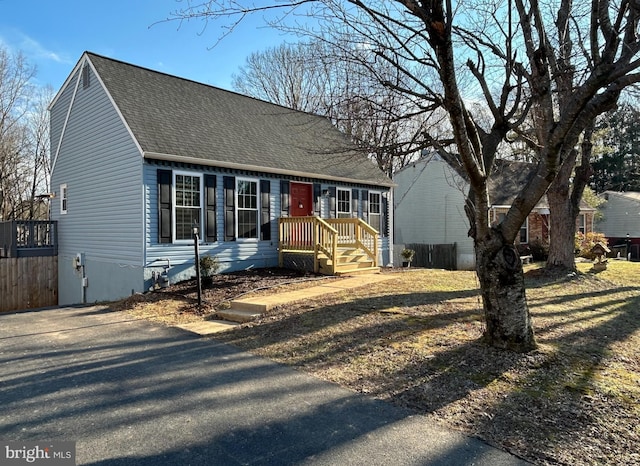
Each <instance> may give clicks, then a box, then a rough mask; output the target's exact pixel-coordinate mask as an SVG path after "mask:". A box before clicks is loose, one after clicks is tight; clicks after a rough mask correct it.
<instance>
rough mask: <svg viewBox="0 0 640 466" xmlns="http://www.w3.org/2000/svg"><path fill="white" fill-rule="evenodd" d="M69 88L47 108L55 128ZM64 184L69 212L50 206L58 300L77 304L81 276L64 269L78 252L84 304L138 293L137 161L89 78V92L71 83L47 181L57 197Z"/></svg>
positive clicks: (139, 166)
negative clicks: (54, 229)
mask: <svg viewBox="0 0 640 466" xmlns="http://www.w3.org/2000/svg"><path fill="white" fill-rule="evenodd" d="M74 88H75V81H72V82H71V84H70V85H69V86H68V87H67V88H66V89H65V91H64V93H63V94H62V96H61V97H62V98H59V99H58V100H57V101H56V102H55V104H54V106H53V107H52V109H51V121H52V128H53V127H55V131H58V127H59V126H61V125H62V123H60V120H61V119H62V121H63V122H64V118H66V115H67V110H68V105H69V103H70V102H71V99H70V98H68V97H67V92H68V91H69V90H71V91H73V89H74ZM56 137H57V138H58V139H59V136H58V135H57V134H54V135H53V136H52V143H53V141H54V140H55V138H56ZM63 183H65V184H67V189H68V213H67V214H61V213H60V202H59V199H55V200H54V202H53V203H52V218H53V219H55V220H58V236H59V239H60V243H59V249H58V250H59V256H60V260H59V264H60V265H59V267H60V283H59V288H60V291H59V296H60V303H61V304H68V303H77V302H79V300H78V290H79V289H80V288H81V287H80V285H79V280H80V277H79V275H78V273H77V272H76V271H74V270H72V269H73V268H72V266H71V264H72V259H73V257H75V255H76V254H77V253H84V254H85V259H86V263H87V265H86V267H85V272H86V276H87V278H88V283H89V286H88V287H87V288H86V302H93V301H100V300H103V299H116V298H119V297H123V296H127V295H129V294H130V293H131V291H132V290H134V291H142V289H143V280H142V276H143V240H144V233H143V230H144V227H143V218H142V212H141V211H142V208H143V199H142V156H141V155H140V152H139V151H138V149H137V147H136V145H135V143H134V141H133V140H132V138H131V136H130V134H129V132H128V131H127V129H126V126H125V125H124V124H123V122H122V120H121V119H120V117H119V115H118V113H117V111H116V110H115V108H114V107H113V105H112V103H111V101H110V100H109V98H108V96H107V94H106V93H105V92H104V90H103V88H102V86H101V85H100V83H99V81H98V79H97V77H96V76H95V75H92V76H91V85H90V86H89V87H88V88H86V89H84V88H83V86H82V84H81V85H80V86H78V91H77V94H76V97H75V99H74V101H73V107H72V109H71V113H70V117H69V121H68V123H67V125H66V128H65V132H64V134H63V139H62V145H61V147H60V152H59V155H58V158H57V160H56V162H55V166H54V169H53V173H52V177H51V185H52V189H53V190H54V191H55V192H56V194H57V195H58V197H59V195H60V192H59V191H60V185H61V184H63ZM67 269H71V272H73V273H72V274H70V273H69V272H70V271H69V270H67ZM114 274H115V275H114ZM116 275H117V276H116ZM123 277H126V279H125V280H124V281H123V282H122V283H120V285H119V286H115V284H116V283H118V282H119V281H120V280H121V279H122V278H123Z"/></svg>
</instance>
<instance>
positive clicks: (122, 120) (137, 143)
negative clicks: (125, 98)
mask: <svg viewBox="0 0 640 466" xmlns="http://www.w3.org/2000/svg"><path fill="white" fill-rule="evenodd" d="M85 55H86V54H85ZM87 62H88V63H89V64H90V65H91V71H93V74H94V75H95V76H96V79H97V80H98V82H99V83H100V86H102V90H104V93H105V94H106V95H107V97H108V98H109V102H111V105H113V108H114V109H115V111H116V113H117V114H118V117H119V118H120V121H121V122H122V124H123V125H124V127H125V128H126V130H127V132H128V133H129V136H130V137H131V140H132V141H133V143H134V144H135V145H136V147H137V148H138V152H139V153H140V156H142V157H144V151H143V150H142V147H141V146H140V143H139V142H138V140H137V139H136V137H135V135H134V134H133V131H131V127H130V126H129V124H128V123H127V120H125V119H124V116H123V115H122V112H121V111H120V108H119V107H118V105H117V104H116V101H115V100H113V97H112V96H111V93H110V92H109V90H108V89H107V86H105V85H104V81H103V80H102V78H101V77H100V74H98V72H97V71H96V68H95V66H93V62H91V59H90V58H89V56H88V55H87Z"/></svg>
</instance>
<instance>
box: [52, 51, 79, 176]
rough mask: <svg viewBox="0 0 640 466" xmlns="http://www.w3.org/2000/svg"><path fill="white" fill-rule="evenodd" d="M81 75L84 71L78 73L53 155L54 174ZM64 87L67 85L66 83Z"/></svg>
mask: <svg viewBox="0 0 640 466" xmlns="http://www.w3.org/2000/svg"><path fill="white" fill-rule="evenodd" d="M79 64H80V63H78V65H79ZM75 72H76V70H74V71H73V73H75ZM73 73H72V74H70V75H69V78H71V76H73ZM81 75H82V73H78V76H77V78H76V85H75V88H74V89H73V95H72V96H71V102H69V108H68V109H67V115H66V116H65V117H64V123H63V124H62V131H60V139H58V147H56V152H55V154H54V155H53V161H52V162H51V170H50V173H51V174H53V172H54V170H55V168H56V162H57V161H58V155H59V154H60V148H61V147H62V140H63V139H64V136H65V134H66V132H67V124H68V123H69V117H70V116H71V109H72V108H73V104H74V103H75V101H76V95H77V94H78V86H80V80H81V77H82V76H81ZM69 78H67V79H69ZM64 87H66V83H65V86H64ZM59 94H60V93H59ZM56 99H57V96H56ZM52 107H53V103H52V104H51V105H50V106H49V109H50V110H51V108H52Z"/></svg>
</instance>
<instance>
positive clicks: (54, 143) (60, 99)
mask: <svg viewBox="0 0 640 466" xmlns="http://www.w3.org/2000/svg"><path fill="white" fill-rule="evenodd" d="M75 77H76V76H73V77H72V82H73V83H74V85H71V86H67V87H65V88H64V89H63V90H62V92H61V93H60V94H59V95H58V96H56V100H55V105H54V107H53V108H52V109H51V112H50V130H49V132H50V137H51V162H52V163H53V158H54V157H55V155H56V151H57V149H58V144H59V142H60V137H61V135H62V130H63V128H64V122H65V118H66V117H67V110H68V108H69V105H71V99H72V98H73V91H74V88H75Z"/></svg>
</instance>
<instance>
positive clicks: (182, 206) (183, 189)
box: [173, 172, 202, 241]
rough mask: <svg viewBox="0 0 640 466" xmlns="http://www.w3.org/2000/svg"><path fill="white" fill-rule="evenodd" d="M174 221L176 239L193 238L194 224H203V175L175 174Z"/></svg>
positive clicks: (187, 239) (188, 239) (185, 239)
mask: <svg viewBox="0 0 640 466" xmlns="http://www.w3.org/2000/svg"><path fill="white" fill-rule="evenodd" d="M173 198H174V200H175V201H174V203H173V218H174V219H175V220H174V222H173V228H174V235H173V237H174V238H175V240H176V241H190V240H192V239H193V224H194V223H197V224H198V225H200V226H202V175H197V174H193V173H186V172H174V174H173Z"/></svg>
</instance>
